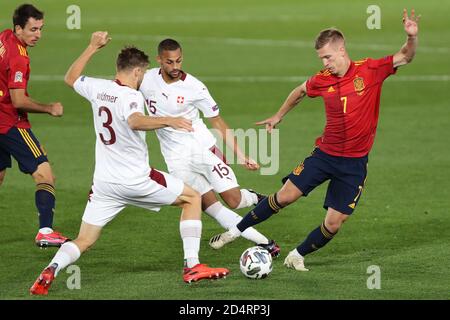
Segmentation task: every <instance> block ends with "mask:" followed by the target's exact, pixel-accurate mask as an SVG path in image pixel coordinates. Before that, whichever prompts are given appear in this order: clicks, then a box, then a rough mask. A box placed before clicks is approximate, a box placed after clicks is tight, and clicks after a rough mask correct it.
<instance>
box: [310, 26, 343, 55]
mask: <svg viewBox="0 0 450 320" xmlns="http://www.w3.org/2000/svg"><path fill="white" fill-rule="evenodd" d="M339 40H342V41H344V43H345V38H344V35H343V34H342V32H340V31H339V30H338V29H335V28H330V29H325V30H322V31H320V33H319V35H318V36H317V38H316V44H315V48H316V50H319V49H320V48H323V47H324V46H325V45H326V44H327V43H330V42H335V41H339Z"/></svg>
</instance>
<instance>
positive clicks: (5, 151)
mask: <svg viewBox="0 0 450 320" xmlns="http://www.w3.org/2000/svg"><path fill="white" fill-rule="evenodd" d="M11 156H13V157H14V159H16V161H17V162H18V163H19V169H20V171H22V172H23V173H29V174H32V173H34V172H35V171H36V170H37V167H38V165H40V164H41V163H43V162H48V159H47V153H46V152H45V151H44V149H43V148H42V147H41V145H40V143H39V141H38V140H37V139H36V137H35V136H34V134H33V132H31V129H20V128H16V127H12V128H11V129H9V131H8V132H7V133H6V134H0V171H2V170H4V169H6V168H11Z"/></svg>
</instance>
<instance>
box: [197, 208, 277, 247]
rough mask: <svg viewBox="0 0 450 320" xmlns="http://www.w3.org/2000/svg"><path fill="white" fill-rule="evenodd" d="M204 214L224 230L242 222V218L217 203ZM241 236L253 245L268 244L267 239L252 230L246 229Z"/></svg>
mask: <svg viewBox="0 0 450 320" xmlns="http://www.w3.org/2000/svg"><path fill="white" fill-rule="evenodd" d="M205 212H206V213H207V214H208V215H210V216H211V217H213V218H214V219H216V221H217V222H218V223H219V224H220V225H221V226H222V227H223V228H225V229H231V228H232V227H234V226H236V224H237V223H239V222H240V221H241V220H242V217H241V216H240V215H238V214H237V213H236V212H234V211H232V210H230V209H228V208H226V207H225V206H223V205H222V203H220V202H219V201H217V202H216V203H214V204H212V205H211V206H209V207H208V208H207V209H206V210H205ZM241 236H242V237H244V238H245V239H247V240H250V241H253V242H254V243H258V244H259V243H261V244H268V243H269V239H267V238H266V237H265V236H264V235H263V234H261V233H260V232H258V231H257V230H255V229H254V228H248V229H247V230H245V231H244V232H243V233H242V234H241Z"/></svg>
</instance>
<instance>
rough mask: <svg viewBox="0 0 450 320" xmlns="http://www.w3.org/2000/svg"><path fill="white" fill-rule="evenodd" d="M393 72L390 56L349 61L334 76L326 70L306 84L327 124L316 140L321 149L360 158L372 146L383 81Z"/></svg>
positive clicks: (338, 154) (341, 155)
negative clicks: (344, 69) (319, 100)
mask: <svg viewBox="0 0 450 320" xmlns="http://www.w3.org/2000/svg"><path fill="white" fill-rule="evenodd" d="M395 72H396V68H394V65H393V56H387V57H384V58H381V59H377V60H375V59H371V58H367V59H364V60H360V61H351V63H350V67H349V69H348V71H347V73H346V74H345V75H344V76H343V77H337V76H335V75H333V74H331V73H330V71H329V70H327V69H325V70H323V71H321V72H319V73H317V74H316V75H315V76H313V77H311V78H309V79H308V80H307V82H306V90H307V95H308V96H309V97H318V96H321V97H322V98H323V100H324V102H325V110H326V125H325V129H324V132H323V134H322V135H321V136H320V137H318V138H317V140H316V146H317V147H319V149H320V150H322V151H324V152H326V153H328V154H330V155H333V156H340V157H351V158H356V157H363V156H365V155H367V154H368V153H369V152H370V150H371V148H372V145H373V142H374V139H375V134H376V130H377V124H378V114H379V107H380V96H381V87H382V85H383V81H384V80H385V79H386V78H387V77H388V76H390V75H391V74H394V73H395Z"/></svg>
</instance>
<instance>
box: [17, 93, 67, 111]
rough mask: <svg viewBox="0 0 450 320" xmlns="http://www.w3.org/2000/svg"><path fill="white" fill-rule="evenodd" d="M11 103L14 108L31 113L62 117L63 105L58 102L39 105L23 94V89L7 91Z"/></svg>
mask: <svg viewBox="0 0 450 320" xmlns="http://www.w3.org/2000/svg"><path fill="white" fill-rule="evenodd" d="M9 94H10V95H11V101H12V104H13V106H14V107H15V108H17V109H20V110H23V111H25V112H31V113H48V114H50V115H52V116H54V117H61V116H62V115H63V105H62V104H61V103H59V102H54V103H49V104H45V103H40V102H36V101H34V100H33V99H31V98H30V97H28V96H27V95H26V93H25V89H9Z"/></svg>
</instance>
